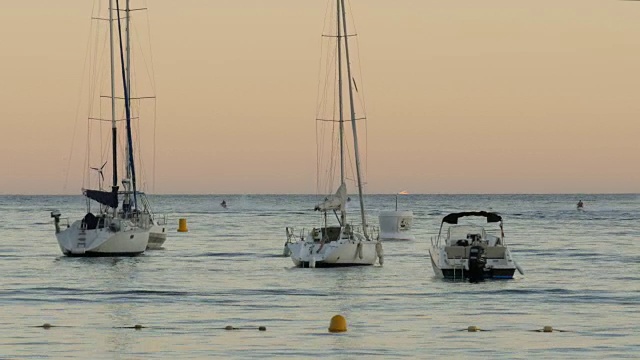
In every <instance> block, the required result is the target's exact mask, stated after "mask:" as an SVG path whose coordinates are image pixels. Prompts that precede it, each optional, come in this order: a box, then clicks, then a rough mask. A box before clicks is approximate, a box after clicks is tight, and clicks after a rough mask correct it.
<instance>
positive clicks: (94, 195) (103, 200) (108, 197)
mask: <svg viewBox="0 0 640 360" xmlns="http://www.w3.org/2000/svg"><path fill="white" fill-rule="evenodd" d="M83 192H84V196H86V197H88V198H89V199H91V200H95V201H97V202H99V203H100V204H102V205H107V206H108V207H110V208H114V209H115V208H117V207H118V188H117V187H115V188H114V190H113V191H100V190H84V191H83Z"/></svg>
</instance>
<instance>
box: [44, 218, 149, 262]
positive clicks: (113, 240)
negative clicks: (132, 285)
mask: <svg viewBox="0 0 640 360" xmlns="http://www.w3.org/2000/svg"><path fill="white" fill-rule="evenodd" d="M81 224H82V221H81V220H78V221H75V222H74V223H73V224H71V226H70V227H68V228H67V229H65V230H63V231H60V232H59V233H57V234H56V238H57V239H58V245H59V246H60V250H62V253H63V254H64V255H67V256H135V255H139V254H142V253H143V252H144V251H145V249H146V248H147V244H148V242H149V230H145V229H141V228H138V227H132V226H128V224H125V223H124V222H121V225H122V229H121V230H118V231H113V230H111V229H109V227H103V228H99V229H91V230H86V229H82V228H81Z"/></svg>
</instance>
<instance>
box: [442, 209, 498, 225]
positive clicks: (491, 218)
mask: <svg viewBox="0 0 640 360" xmlns="http://www.w3.org/2000/svg"><path fill="white" fill-rule="evenodd" d="M466 216H484V217H486V218H487V222H488V223H493V222H500V221H502V217H501V216H500V215H498V214H496V213H494V212H487V211H466V212H460V213H453V214H449V215H447V216H445V217H444V218H443V219H442V222H443V223H447V224H457V223H458V219H460V218H462V217H466Z"/></svg>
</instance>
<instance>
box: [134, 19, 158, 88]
mask: <svg viewBox="0 0 640 360" xmlns="http://www.w3.org/2000/svg"><path fill="white" fill-rule="evenodd" d="M131 24H132V25H131V27H132V29H133V33H134V34H135V36H136V39H137V40H138V41H137V45H138V49H139V50H140V55H141V58H142V62H143V63H144V68H145V69H146V72H147V78H148V79H149V83H150V84H151V87H152V88H153V89H154V95H155V86H154V83H153V78H152V74H151V73H150V72H149V64H148V63H147V59H146V57H145V56H144V49H143V48H142V41H140V35H139V33H138V30H137V28H136V25H135V23H131ZM136 59H137V58H136Z"/></svg>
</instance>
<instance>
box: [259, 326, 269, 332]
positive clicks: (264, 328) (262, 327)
mask: <svg viewBox="0 0 640 360" xmlns="http://www.w3.org/2000/svg"><path fill="white" fill-rule="evenodd" d="M258 330H259V331H267V327H266V326H259V327H258Z"/></svg>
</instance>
